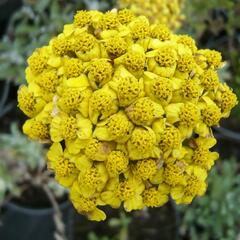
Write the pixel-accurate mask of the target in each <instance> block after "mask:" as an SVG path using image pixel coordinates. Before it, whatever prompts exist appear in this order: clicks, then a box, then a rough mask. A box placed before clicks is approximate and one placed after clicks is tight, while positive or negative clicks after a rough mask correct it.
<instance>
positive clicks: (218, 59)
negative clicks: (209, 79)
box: [198, 49, 222, 69]
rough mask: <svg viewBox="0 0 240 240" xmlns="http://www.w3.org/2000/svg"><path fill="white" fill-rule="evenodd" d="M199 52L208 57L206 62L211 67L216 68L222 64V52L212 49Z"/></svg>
mask: <svg viewBox="0 0 240 240" xmlns="http://www.w3.org/2000/svg"><path fill="white" fill-rule="evenodd" d="M198 54H202V55H203V56H204V57H206V62H207V64H208V66H209V67H213V68H214V69H218V68H220V66H221V64H222V55H221V53H220V52H218V51H215V50H210V49H203V50H199V51H198Z"/></svg>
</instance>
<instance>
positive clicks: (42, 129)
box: [23, 118, 50, 141]
mask: <svg viewBox="0 0 240 240" xmlns="http://www.w3.org/2000/svg"><path fill="white" fill-rule="evenodd" d="M23 133H24V134H26V135H27V136H29V137H30V138H31V139H33V140H40V141H44V140H49V138H50V136H49V126H48V125H47V124H46V123H44V122H43V121H41V120H38V119H36V118H32V119H29V120H27V121H26V122H25V123H24V125H23Z"/></svg>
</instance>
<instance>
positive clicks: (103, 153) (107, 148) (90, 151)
mask: <svg viewBox="0 0 240 240" xmlns="http://www.w3.org/2000/svg"><path fill="white" fill-rule="evenodd" d="M113 148H114V144H111V143H108V142H102V141H99V140H97V139H95V138H92V139H90V140H89V141H88V143H87V145H86V147H85V155H86V156H87V157H88V158H89V159H92V160H95V161H104V160H106V159H107V155H108V154H109V153H110V152H111V151H112V149H113Z"/></svg>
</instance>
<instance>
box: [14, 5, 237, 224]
mask: <svg viewBox="0 0 240 240" xmlns="http://www.w3.org/2000/svg"><path fill="white" fill-rule="evenodd" d="M27 63H28V66H27V68H26V79H27V85H23V86H21V87H20V88H19V90H18V106H19V108H20V109H21V110H22V111H23V112H24V113H25V114H26V115H27V116H28V119H27V120H26V122H25V123H24V125H23V132H24V133H25V134H26V135H27V136H28V137H29V138H30V139H32V140H35V141H39V142H41V143H48V144H49V143H50V148H49V151H48V153H47V165H48V168H49V169H50V170H52V171H53V172H54V174H55V179H56V181H57V182H58V183H59V184H61V185H62V186H64V187H66V188H68V189H69V190H70V200H71V201H72V203H73V206H74V207H75V208H76V209H77V211H78V212H79V213H81V214H84V215H86V216H87V217H88V218H89V219H90V220H93V221H102V220H104V219H106V215H105V213H104V211H103V210H104V209H103V208H104V207H103V206H104V205H110V206H111V207H113V208H119V207H120V206H121V205H123V207H124V209H125V210H126V211H128V212H130V211H132V210H140V209H143V208H144V207H160V206H163V205H164V204H165V203H167V202H168V200H169V197H171V198H172V199H174V200H175V201H176V203H177V204H189V203H191V201H192V200H193V199H194V198H195V197H197V196H202V195H203V194H204V192H205V191H206V188H207V180H206V179H207V175H208V172H209V171H210V169H211V168H212V167H213V165H214V163H215V161H216V160H217V158H218V153H216V152H212V151H211V148H212V147H213V146H214V145H215V144H216V139H215V138H214V136H213V134H212V130H211V127H212V126H218V125H219V121H220V119H221V118H227V117H228V116H229V115H230V112H231V109H232V108H233V107H234V106H235V105H236V104H237V103H238V102H237V97H236V95H235V94H234V93H233V91H232V89H231V88H230V87H229V86H227V84H226V83H221V82H220V81H219V76H218V73H217V71H218V69H219V68H221V66H222V58H221V53H219V52H217V51H215V50H210V49H198V48H197V46H196V44H195V41H194V40H193V39H192V38H191V37H190V36H187V35H177V34H173V33H172V32H171V31H170V30H169V28H168V27H167V26H165V25H163V24H162V23H161V24H159V23H154V24H151V23H150V22H149V20H148V19H147V18H146V17H145V16H135V15H134V14H133V12H132V11H131V10H128V9H123V10H119V11H116V10H113V11H110V12H106V13H101V12H98V11H83V10H80V11H78V12H77V13H76V15H75V16H74V21H73V23H70V24H66V25H65V26H64V29H63V32H62V33H60V34H59V35H58V36H56V37H54V38H53V39H51V40H50V42H49V44H48V45H46V46H43V47H41V48H38V49H36V50H35V51H34V52H33V53H32V55H31V56H30V57H29V58H28V60H27Z"/></svg>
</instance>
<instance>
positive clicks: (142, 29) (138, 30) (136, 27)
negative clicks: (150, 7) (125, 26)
mask: <svg viewBox="0 0 240 240" xmlns="http://www.w3.org/2000/svg"><path fill="white" fill-rule="evenodd" d="M129 27H130V30H131V34H132V38H133V39H134V40H137V39H144V38H146V37H147V36H148V35H149V33H150V28H149V23H148V20H147V18H145V17H143V16H141V17H139V18H137V19H136V20H134V21H132V22H131V23H130V25H129Z"/></svg>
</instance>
